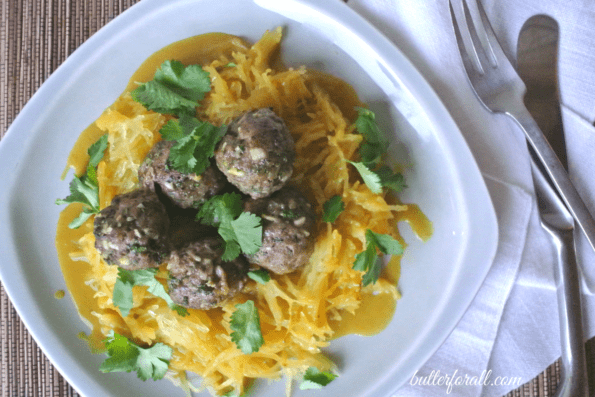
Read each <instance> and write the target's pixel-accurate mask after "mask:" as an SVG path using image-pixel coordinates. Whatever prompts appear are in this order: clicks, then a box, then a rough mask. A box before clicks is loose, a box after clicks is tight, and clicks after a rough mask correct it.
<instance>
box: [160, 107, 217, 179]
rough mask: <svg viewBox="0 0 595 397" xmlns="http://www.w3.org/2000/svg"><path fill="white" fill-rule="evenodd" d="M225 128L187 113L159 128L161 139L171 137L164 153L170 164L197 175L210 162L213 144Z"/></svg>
mask: <svg viewBox="0 0 595 397" xmlns="http://www.w3.org/2000/svg"><path fill="white" fill-rule="evenodd" d="M226 131H227V127H226V126H224V125H222V126H220V127H217V126H214V125H213V124H211V123H207V122H204V121H200V120H198V119H196V118H194V117H192V116H187V115H182V116H181V117H180V120H170V121H169V122H167V124H165V125H164V126H163V127H162V128H161V130H159V132H160V133H161V136H162V137H163V139H164V140H166V141H175V143H174V145H173V146H172V147H171V149H170V151H169V157H168V163H169V164H170V165H171V167H172V168H174V169H175V170H177V171H180V172H182V173H192V172H193V173H195V174H197V175H200V174H202V173H203V172H204V170H206V169H207V167H209V165H210V164H211V162H210V159H211V157H213V156H214V154H215V147H216V146H217V143H218V142H219V141H220V140H221V138H222V137H223V135H225V132H226Z"/></svg>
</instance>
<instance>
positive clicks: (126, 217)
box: [93, 189, 169, 270]
mask: <svg viewBox="0 0 595 397" xmlns="http://www.w3.org/2000/svg"><path fill="white" fill-rule="evenodd" d="M168 229H169V218H168V215H167V211H166V210H165V206H164V205H163V204H162V203H161V201H159V198H158V197H157V195H156V194H155V192H152V191H150V190H147V189H139V190H134V191H132V192H130V193H125V194H121V195H119V196H116V197H115V198H114V199H113V200H112V202H111V205H110V206H108V207H106V208H104V209H103V210H101V212H100V213H99V214H97V216H95V223H94V227H93V234H95V248H97V250H98V251H99V253H100V254H101V257H102V258H103V260H105V262H107V263H108V264H110V265H118V266H120V267H121V268H123V269H126V270H136V269H144V268H149V267H158V266H159V265H160V264H161V262H162V260H163V259H165V257H166V256H167V255H168V254H169V244H168V239H167V233H168Z"/></svg>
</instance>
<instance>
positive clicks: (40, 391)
mask: <svg viewBox="0 0 595 397" xmlns="http://www.w3.org/2000/svg"><path fill="white" fill-rule="evenodd" d="M138 1H140V0H1V1H0V139H1V138H2V137H3V136H4V134H5V132H6V130H7V128H8V126H9V125H10V124H11V122H12V121H13V120H14V118H15V117H16V115H17V114H18V113H19V111H20V110H21V109H22V108H23V106H24V105H25V103H26V102H27V101H28V100H29V98H30V97H31V96H32V95H33V93H34V92H35V91H36V90H37V89H38V88H39V86H40V85H41V84H42V83H43V82H44V81H45V79H47V78H48V77H49V75H50V74H51V73H52V72H53V71H54V70H55V69H56V68H57V67H58V65H60V64H61V63H62V62H63V61H64V60H65V59H66V57H67V56H68V55H69V54H70V53H71V52H72V51H74V50H75V49H76V48H77V47H78V46H79V45H81V44H82V43H83V42H84V41H85V40H86V39H88V38H89V37H90V36H91V35H93V33H95V32H96V31H97V30H98V29H99V28H101V27H102V26H103V25H105V24H106V23H107V22H109V21H110V20H112V19H113V18H114V17H116V16H117V15H118V14H120V13H121V12H123V11H124V10H126V9H127V8H128V7H130V6H132V5H133V4H135V3H137V2H138ZM593 345H594V341H593V340H592V341H590V342H589V343H588V344H587V348H588V357H589V368H593V366H592V365H591V363H593V362H594V361H595V351H594V349H593V348H592V346H593ZM0 360H1V361H0V381H1V382H0V396H2V397H29V396H31V397H33V396H39V397H49V396H51V397H71V396H78V394H77V393H76V392H75V391H74V389H73V388H72V387H71V386H70V385H69V384H68V383H67V382H66V381H65V380H64V378H63V377H62V376H61V375H60V373H59V372H58V371H57V370H56V369H55V368H54V367H53V366H52V364H51V363H50V362H49V360H48V359H47V358H46V357H45V355H44V354H43V353H42V352H41V350H40V349H39V348H38V346H37V344H36V343H35V341H34V340H33V339H32V338H31V336H30V334H29V333H28V332H27V329H26V328H25V326H24V325H23V323H22V322H21V320H20V319H19V316H18V314H17V313H16V311H15V310H14V308H13V306H12V304H11V303H10V300H9V298H8V296H7V295H6V293H5V291H4V289H3V288H2V286H1V284H0ZM559 379H560V363H559V361H558V362H556V363H553V364H552V365H551V366H549V367H548V368H547V369H546V370H545V371H544V372H543V373H541V374H540V375H539V376H538V377H536V378H535V379H533V380H532V381H530V382H528V383H527V384H525V385H523V386H522V387H520V388H519V389H517V390H515V391H513V392H511V393H509V394H508V395H507V396H506V397H513V396H514V397H521V396H522V397H528V396H531V397H549V396H552V395H553V393H554V392H555V389H556V386H557V384H558V383H559Z"/></svg>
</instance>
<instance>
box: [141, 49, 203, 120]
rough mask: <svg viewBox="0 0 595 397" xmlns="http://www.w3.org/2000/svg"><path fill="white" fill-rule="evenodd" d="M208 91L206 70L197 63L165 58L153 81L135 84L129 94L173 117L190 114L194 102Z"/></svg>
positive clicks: (193, 111)
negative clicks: (187, 64)
mask: <svg viewBox="0 0 595 397" xmlns="http://www.w3.org/2000/svg"><path fill="white" fill-rule="evenodd" d="M210 90H211V80H210V77H209V73H208V72H206V71H204V70H203V69H202V67H200V66H199V65H190V66H187V67H186V66H184V65H183V64H182V63H181V62H179V61H173V60H172V61H165V62H163V63H162V64H161V67H160V68H159V69H157V71H156V72H155V75H154V77H153V80H151V81H149V82H147V83H143V84H141V85H139V86H138V87H137V88H136V89H134V90H133V91H132V92H131V94H132V98H133V99H134V100H135V101H137V102H140V103H141V104H142V105H143V106H145V107H146V108H147V109H149V110H154V111H156V112H158V113H164V114H173V115H176V116H181V115H183V114H186V115H194V114H195V113H196V107H197V106H198V101H200V100H202V99H203V98H204V95H205V93H207V92H209V91H210Z"/></svg>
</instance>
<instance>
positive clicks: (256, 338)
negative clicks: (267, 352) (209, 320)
mask: <svg viewBox="0 0 595 397" xmlns="http://www.w3.org/2000/svg"><path fill="white" fill-rule="evenodd" d="M230 327H231V329H232V331H234V332H232V333H231V340H232V341H233V342H234V343H235V344H236V346H237V347H238V349H240V350H241V351H242V352H243V353H244V354H250V353H254V352H257V351H258V349H260V346H262V345H263V344H264V339H263V337H262V332H261V331H260V316H259V315H258V309H256V307H255V306H254V302H253V301H251V300H248V301H246V302H245V303H240V304H237V305H236V311H235V312H233V314H232V315H231V322H230Z"/></svg>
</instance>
